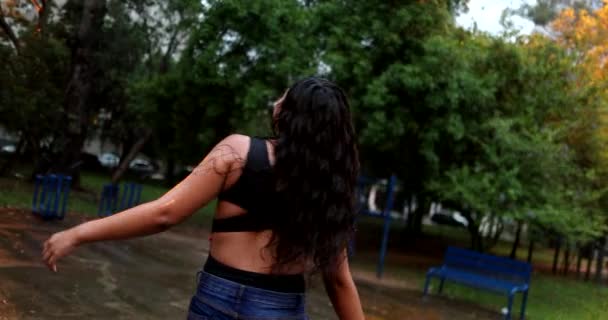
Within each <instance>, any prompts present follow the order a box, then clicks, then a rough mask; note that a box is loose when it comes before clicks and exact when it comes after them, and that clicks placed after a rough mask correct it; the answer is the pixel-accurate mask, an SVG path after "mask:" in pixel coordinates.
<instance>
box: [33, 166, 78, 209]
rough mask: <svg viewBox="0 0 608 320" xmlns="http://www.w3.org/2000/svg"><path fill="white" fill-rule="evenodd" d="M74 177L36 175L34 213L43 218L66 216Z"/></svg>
mask: <svg viewBox="0 0 608 320" xmlns="http://www.w3.org/2000/svg"><path fill="white" fill-rule="evenodd" d="M71 184H72V177H70V176H65V175H62V174H47V175H36V176H35V178H34V195H33V198H32V213H34V214H35V215H38V216H40V217H41V218H43V219H46V220H50V219H60V220H62V219H63V218H64V216H65V211H66V208H67V203H68V197H69V195H70V186H71Z"/></svg>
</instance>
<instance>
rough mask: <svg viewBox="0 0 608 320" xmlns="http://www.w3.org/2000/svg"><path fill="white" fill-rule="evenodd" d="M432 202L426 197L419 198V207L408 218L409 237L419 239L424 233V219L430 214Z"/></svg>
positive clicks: (407, 231) (407, 229) (407, 230)
mask: <svg viewBox="0 0 608 320" xmlns="http://www.w3.org/2000/svg"><path fill="white" fill-rule="evenodd" d="M430 205H431V202H430V201H429V200H428V199H427V197H425V196H420V197H419V198H418V206H417V208H416V210H415V211H414V212H412V214H409V215H408V217H407V227H406V233H407V235H408V237H417V236H419V235H420V233H421V232H422V218H423V217H424V215H425V214H427V213H428V212H429V209H430Z"/></svg>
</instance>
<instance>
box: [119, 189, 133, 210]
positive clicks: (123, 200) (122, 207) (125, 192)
mask: <svg viewBox="0 0 608 320" xmlns="http://www.w3.org/2000/svg"><path fill="white" fill-rule="evenodd" d="M129 189H130V187H129V184H128V183H124V184H123V185H122V197H120V207H119V208H118V211H122V210H125V209H126V208H127V207H128V205H129V204H128V199H127V197H128V195H129Z"/></svg>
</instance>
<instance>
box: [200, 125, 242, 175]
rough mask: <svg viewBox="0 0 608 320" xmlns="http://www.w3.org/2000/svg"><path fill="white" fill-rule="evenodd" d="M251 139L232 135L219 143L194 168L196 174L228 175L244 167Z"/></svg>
mask: <svg viewBox="0 0 608 320" xmlns="http://www.w3.org/2000/svg"><path fill="white" fill-rule="evenodd" d="M250 141H251V139H250V138H249V137H248V136H245V135H241V134H232V135H229V136H227V137H226V138H224V139H223V140H222V141H220V142H219V143H218V144H217V145H215V147H213V149H212V150H211V151H210V152H209V154H208V155H207V156H206V157H205V159H203V161H202V162H201V163H200V164H199V165H198V166H197V167H196V169H195V170H196V171H197V172H198V173H207V172H215V173H217V174H222V175H225V174H228V173H230V172H232V171H236V170H240V169H242V168H243V166H244V165H245V159H246V158H247V151H248V150H249V144H250V143H251V142H250Z"/></svg>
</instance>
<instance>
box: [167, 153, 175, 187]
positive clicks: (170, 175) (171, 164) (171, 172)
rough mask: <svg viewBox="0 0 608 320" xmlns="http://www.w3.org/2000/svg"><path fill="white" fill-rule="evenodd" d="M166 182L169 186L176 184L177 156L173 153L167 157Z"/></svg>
mask: <svg viewBox="0 0 608 320" xmlns="http://www.w3.org/2000/svg"><path fill="white" fill-rule="evenodd" d="M165 183H166V184H167V187H173V185H174V184H175V157H174V156H173V154H172V153H170V154H169V156H168V157H167V170H165Z"/></svg>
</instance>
